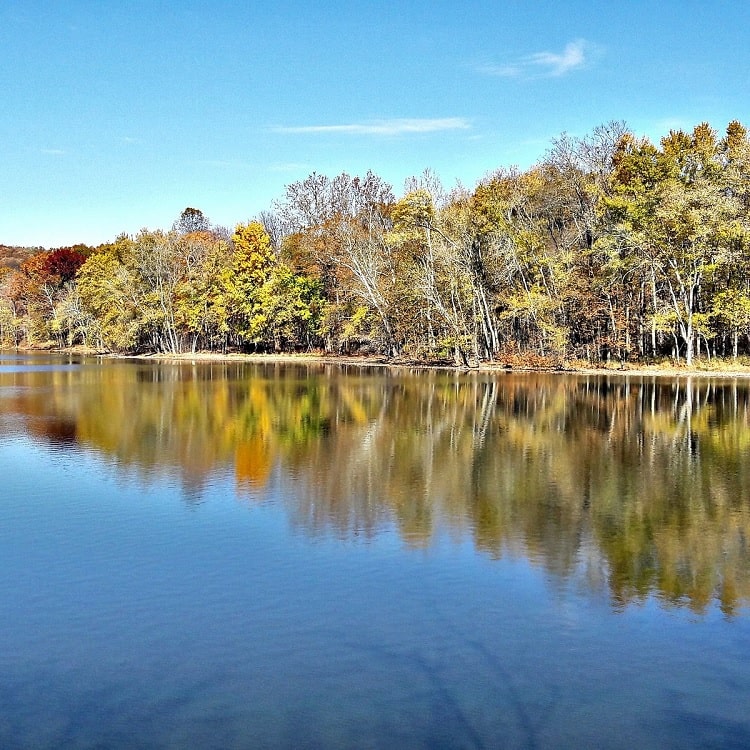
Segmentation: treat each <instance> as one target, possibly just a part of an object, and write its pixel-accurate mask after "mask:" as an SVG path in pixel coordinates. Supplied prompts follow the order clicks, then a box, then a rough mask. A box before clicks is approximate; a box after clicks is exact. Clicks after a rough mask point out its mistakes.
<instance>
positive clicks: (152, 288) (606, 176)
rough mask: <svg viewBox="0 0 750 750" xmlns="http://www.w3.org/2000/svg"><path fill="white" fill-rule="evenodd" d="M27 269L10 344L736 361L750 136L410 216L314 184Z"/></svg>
mask: <svg viewBox="0 0 750 750" xmlns="http://www.w3.org/2000/svg"><path fill="white" fill-rule="evenodd" d="M11 250H13V252H14V253H16V250H18V249H11ZM15 257H18V258H23V260H22V262H21V261H20V260H19V261H18V267H17V268H9V269H8V270H6V271H5V272H4V274H3V276H2V278H0V301H1V302H2V305H1V308H0V318H2V321H1V322H0V330H1V331H2V337H3V341H4V343H6V344H7V343H14V344H17V343H20V342H21V341H25V342H26V343H29V344H41V343H44V342H48V341H53V342H56V343H57V344H59V345H70V344H74V343H86V344H87V345H91V346H96V347H97V348H103V349H111V350H115V351H163V352H175V353H176V352H182V351H187V350H190V351H195V350H197V349H208V350H219V351H226V350H227V349H228V348H231V347H234V348H239V349H245V350H258V351H266V350H273V351H284V350H294V349H300V348H312V347H315V348H317V347H322V348H324V349H327V350H329V351H338V352H348V353H352V352H356V351H367V352H377V353H383V354H385V355H388V356H401V355H406V356H409V357H418V358H424V359H428V360H435V359H443V358H446V357H447V358H451V359H452V360H453V361H454V362H455V363H456V364H457V365H461V366H466V365H471V364H474V363H477V362H481V361H488V360H497V359H501V360H504V361H510V359H513V360H514V361H516V360H517V361H523V360H524V359H525V360H526V361H537V360H538V361H545V362H556V363H561V362H565V361H566V360H584V361H589V362H600V363H607V362H609V361H612V360H614V361H618V362H622V361H626V360H647V359H651V360H658V359H663V358H665V357H671V358H672V359H673V360H684V361H685V362H686V363H687V364H694V362H695V360H697V358H708V357H713V356H720V355H724V356H727V355H732V356H734V357H739V356H741V355H743V354H747V353H750V313H749V312H748V309H750V139H748V133H747V130H746V128H745V127H744V126H743V125H741V124H740V123H739V122H737V121H734V122H731V123H730V124H729V125H728V127H727V129H726V133H725V135H724V136H723V137H719V135H718V134H717V132H716V131H715V130H714V129H713V128H711V126H710V125H709V124H707V123H701V124H699V125H698V126H696V127H695V128H694V129H693V130H692V131H690V132H687V131H681V130H673V131H670V132H669V133H668V134H667V135H666V136H665V137H664V138H662V139H661V141H660V142H659V144H658V145H654V144H653V143H651V142H650V141H648V140H647V139H644V138H639V137H637V136H636V135H635V134H633V133H631V132H629V131H628V130H627V129H626V128H625V126H624V125H623V124H622V123H618V122H613V123H608V124H606V125H602V126H600V127H598V128H595V129H594V131H593V132H592V133H591V134H590V135H587V136H584V137H582V138H575V137H572V136H569V135H567V134H562V135H561V136H559V137H558V138H556V139H554V140H553V141H552V144H551V146H550V148H549V150H548V151H547V153H546V154H545V155H544V157H543V158H542V159H541V160H540V162H539V163H538V164H536V165H534V166H533V167H531V168H530V169H528V170H525V171H520V170H517V169H498V170H496V171H495V172H493V173H491V174H489V175H488V176H487V177H486V178H485V179H483V180H482V181H481V182H480V183H479V184H478V185H477V186H476V187H475V188H474V189H473V190H467V189H465V188H462V187H460V186H458V187H456V188H455V189H454V190H452V191H446V190H445V189H444V188H443V187H442V185H441V184H440V181H439V180H438V179H437V177H436V176H435V175H434V174H433V173H432V172H430V171H429V170H428V171H426V172H425V173H424V174H422V175H421V176H419V177H414V178H411V179H410V180H408V181H407V184H406V186H405V191H404V194H403V196H401V197H400V198H398V199H397V198H396V197H395V196H394V194H393V191H392V188H391V186H390V185H388V184H387V183H385V182H384V181H383V180H382V179H381V178H380V177H378V176H377V175H375V174H373V173H372V172H367V173H366V174H365V175H364V176H361V177H360V176H351V175H349V174H347V173H345V172H344V173H341V174H339V175H338V176H335V177H327V176H325V175H322V174H319V173H316V172H314V173H313V174H311V175H310V176H309V177H308V178H307V179H305V180H302V181H300V182H295V183H293V184H291V185H289V186H287V188H286V191H285V195H284V197H283V199H281V200H280V201H277V202H276V203H275V204H274V206H273V208H272V210H271V211H267V212H264V213H263V215H262V222H261V221H251V222H248V223H245V224H239V225H237V227H236V228H235V231H234V233H233V234H231V235H230V233H229V232H228V231H227V230H223V229H219V228H216V227H213V226H212V225H211V224H210V222H209V220H208V219H207V217H206V216H205V215H204V214H203V213H202V212H201V211H200V210H199V209H196V208H191V207H188V208H186V209H185V210H184V211H183V212H182V214H181V215H180V217H179V218H178V220H177V221H175V223H174V225H173V227H172V230H171V231H169V232H163V231H147V230H144V231H142V232H141V233H139V234H138V235H136V236H134V237H125V236H123V237H119V238H117V239H116V240H115V241H114V242H113V243H110V244H107V245H103V246H101V247H99V248H87V247H85V246H75V247H72V248H58V249H56V250H53V251H38V252H32V253H31V254H28V253H26V254H25V255H24V254H23V253H21V254H20V255H19V254H18V253H16V254H15V255H14V258H15ZM13 262H16V261H15V260H14V261H13Z"/></svg>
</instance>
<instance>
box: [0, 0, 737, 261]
mask: <svg viewBox="0 0 750 750" xmlns="http://www.w3.org/2000/svg"><path fill="white" fill-rule="evenodd" d="M749 35H750V3H748V2H746V0H734V1H733V2H726V1H725V0H715V1H714V2H710V3H709V2H706V1H705V0H700V2H697V1H696V0H661V1H660V2H643V1H641V2H638V1H633V2H625V1H623V2H609V0H600V1H599V2H593V1H591V0H571V1H569V2H565V1H564V0H558V1H557V2H544V1H538V2H530V0H510V1H508V0H506V1H503V0H486V1H485V0H480V1H477V2H452V3H448V2H443V1H442V0H433V1H432V2H419V3H418V2H409V1H408V0H401V1H400V2H397V3H391V2H384V1H381V2H356V1H352V0H348V1H347V2H339V0H328V1H327V2H316V3H312V2H308V3H303V2H285V1H284V0H274V1H273V2H228V1H227V2H214V1H212V0H201V1H200V2H195V1H194V0H181V1H180V2H163V1H161V0H149V1H148V2H140V1H135V2H123V1H122V0H118V1H117V2H114V1H111V0H98V1H96V0H89V1H84V0H59V1H57V0H46V1H44V2H41V1H39V0H3V2H2V3H0V55H1V56H2V64H1V65H0V94H2V109H1V110H0V166H1V168H2V172H1V173H0V243H5V244H20V245H43V246H46V247H53V246H59V245H65V244H71V243H74V242H86V243H91V244H96V243H99V242H103V241H107V240H111V239H114V237H115V236H116V235H117V234H119V233H121V232H126V233H128V234H133V233H135V232H137V231H138V230H139V229H140V228H141V227H144V226H145V227H149V228H152V229H156V228H168V227H169V226H170V225H171V223H172V221H173V220H174V219H175V218H177V216H178V215H179V214H180V212H181V211H182V209H183V208H185V207H186V206H194V207H196V208H200V209H201V210H202V211H203V212H204V213H205V214H206V215H207V216H208V217H209V218H210V219H211V220H212V221H213V222H215V223H217V224H223V225H227V226H233V225H234V224H236V223H237V222H238V221H245V220H247V219H249V218H252V217H253V216H255V215H257V213H258V212H259V211H261V210H264V209H267V208H268V207H269V206H270V204H271V202H272V201H273V200H274V199H276V198H280V197H282V196H283V194H284V186H285V185H287V184H288V183H290V182H294V181H296V180H300V179H304V178H305V177H306V176H307V175H308V174H310V173H311V172H312V171H317V172H319V173H324V174H328V175H331V176H333V175H335V174H338V173H339V172H342V171H347V172H349V173H350V174H362V173H364V172H365V171H366V170H367V169H372V170H373V171H374V172H376V173H378V174H379V175H380V176H382V177H383V178H384V179H386V180H387V181H389V182H390V183H391V184H392V185H393V187H394V191H395V192H396V194H397V195H399V194H401V193H402V190H403V183H404V179H405V178H407V177H409V176H410V175H414V174H419V173H421V172H422V171H423V170H424V169H425V168H426V167H430V168H432V169H433V170H434V171H436V172H437V173H438V175H439V176H440V177H441V178H442V180H443V182H444V183H445V184H446V185H447V186H448V187H450V186H452V185H453V184H454V183H455V182H456V180H460V181H461V182H463V183H464V184H465V185H467V186H473V185H474V184H475V182H476V181H477V180H478V179H480V178H481V177H482V175H484V174H486V173H487V172H490V171H492V170H494V169H496V168H498V167H500V166H510V165H511V164H517V165H519V166H520V167H522V168H523V167H528V166H530V165H531V164H532V163H533V162H534V161H536V160H537V159H539V158H541V157H542V156H543V154H544V152H545V150H546V149H547V147H548V146H549V143H550V140H551V139H552V138H553V137H555V136H556V135H559V134H560V133H561V132H563V131H566V132H568V133H571V134H575V135H584V134H586V133H588V132H590V131H591V130H592V129H593V128H594V127H595V126H596V125H598V124H600V123H603V122H607V121H609V120H624V121H625V122H626V123H627V124H628V125H629V126H630V127H631V128H632V129H633V130H635V131H636V132H637V133H639V134H642V135H648V136H649V137H651V138H652V139H658V137H660V136H661V135H664V134H666V132H667V131H668V130H669V128H671V127H682V128H686V129H688V128H692V127H693V126H694V125H696V124H697V123H699V122H701V121H704V120H707V121H708V122H710V123H711V125H713V126H714V127H715V128H717V129H718V130H719V131H720V132H721V131H723V130H724V129H725V127H726V125H727V123H728V122H729V121H730V120H732V119H739V120H741V121H742V122H744V123H745V124H746V125H747V124H750V53H749V52H748V39H749V38H750V36H749Z"/></svg>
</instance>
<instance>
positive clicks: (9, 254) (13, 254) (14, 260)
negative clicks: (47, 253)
mask: <svg viewBox="0 0 750 750" xmlns="http://www.w3.org/2000/svg"><path fill="white" fill-rule="evenodd" d="M42 250H44V248H43V247H12V246H10V245H0V268H18V266H20V265H21V263H23V262H24V261H25V260H26V258H29V257H31V256H32V255H35V254H36V253H39V252H41V251H42Z"/></svg>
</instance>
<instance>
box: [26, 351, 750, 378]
mask: <svg viewBox="0 0 750 750" xmlns="http://www.w3.org/2000/svg"><path fill="white" fill-rule="evenodd" d="M21 351H52V352H59V353H63V354H66V353H67V354H80V355H83V356H97V357H105V358H108V359H134V360H143V361H157V362H170V361H172V362H195V363H197V362H205V363H211V362H216V363H221V362H235V363H236V362H247V363H266V364H274V363H279V364H324V365H349V366H355V367H363V368H367V367H384V368H389V369H394V370H426V371H428V370H433V371H444V372H455V373H464V374H466V373H507V374H514V373H515V374H518V373H548V374H560V375H594V376H604V375H607V376H612V375H614V376H618V377H669V378H683V377H701V378H742V379H750V365H748V366H745V365H741V364H734V363H732V364H730V363H729V362H727V360H712V361H711V362H705V361H702V362H701V363H700V364H699V366H695V365H694V366H693V367H690V368H688V367H686V366H684V365H674V364H671V365H668V364H654V365H648V364H637V363H634V364H633V365H625V366H622V365H613V366H612V367H592V366H590V365H585V364H576V363H567V364H565V365H561V366H557V367H555V366H550V367H533V366H528V367H525V366H523V365H511V364H508V363H503V362H482V363H481V364H479V365H476V366H473V367H457V366H455V365H453V364H451V363H448V362H419V361H416V360H407V359H392V358H389V357H386V356H384V355H362V356H358V355H343V354H341V355H338V354H323V353H320V352H310V353H307V352H300V353H285V354H263V353H240V352H231V353H226V354H222V353H220V352H195V353H190V352H184V353H181V354H168V353H161V352H158V353H147V354H116V353H112V352H100V351H96V350H93V349H87V348H84V347H72V348H63V349H58V348H56V349H21ZM714 362H718V366H715V365H714ZM725 368H726V369H725Z"/></svg>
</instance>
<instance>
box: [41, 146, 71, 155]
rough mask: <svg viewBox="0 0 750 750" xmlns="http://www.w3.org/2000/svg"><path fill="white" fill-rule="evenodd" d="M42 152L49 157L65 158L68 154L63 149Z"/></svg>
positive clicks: (46, 149) (50, 149)
mask: <svg viewBox="0 0 750 750" xmlns="http://www.w3.org/2000/svg"><path fill="white" fill-rule="evenodd" d="M40 151H41V152H42V153H43V154H47V156H65V153H66V152H65V151H63V150H62V149H61V148H43V149H40Z"/></svg>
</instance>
